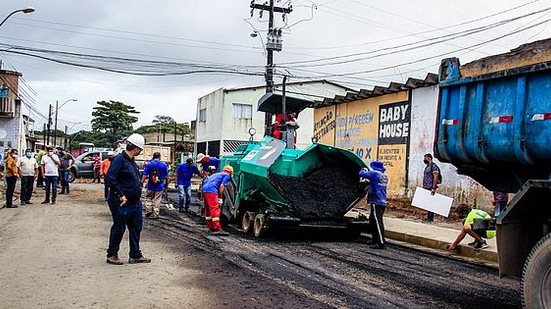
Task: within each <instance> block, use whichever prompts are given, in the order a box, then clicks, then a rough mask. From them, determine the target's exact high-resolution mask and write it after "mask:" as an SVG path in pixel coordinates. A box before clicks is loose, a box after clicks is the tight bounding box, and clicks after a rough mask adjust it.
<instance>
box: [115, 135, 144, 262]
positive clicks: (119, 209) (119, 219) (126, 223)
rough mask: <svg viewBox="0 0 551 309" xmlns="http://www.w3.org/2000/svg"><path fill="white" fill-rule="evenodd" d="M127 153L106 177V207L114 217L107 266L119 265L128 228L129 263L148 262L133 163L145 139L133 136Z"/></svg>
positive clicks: (138, 187)
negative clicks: (142, 238)
mask: <svg viewBox="0 0 551 309" xmlns="http://www.w3.org/2000/svg"><path fill="white" fill-rule="evenodd" d="M126 141H127V144H126V150H125V151H123V152H122V153H120V154H118V155H117V156H115V157H114V158H113V162H112V163H111V167H110V168H109V171H108V172H107V175H105V182H106V183H107V184H108V185H109V189H110V190H109V197H108V198H107V203H108V204H109V209H110V210H111V216H112V217H113V226H112V227H111V234H110V236H109V248H108V249H107V263H109V264H114V265H122V264H123V262H122V260H121V259H119V254H118V253H119V248H120V244H121V241H122V237H123V236H124V232H125V230H126V227H128V233H129V237H128V240H129V242H130V254H129V256H130V258H129V259H128V262H129V263H150V262H151V259H148V258H146V257H144V256H143V254H142V252H141V251H140V233H141V232H142V227H143V217H142V215H143V206H142V202H141V201H140V197H141V195H142V185H141V183H140V171H139V170H138V166H137V165H136V162H135V161H134V157H135V156H137V155H139V154H140V153H141V152H142V150H143V147H144V144H145V139H144V137H143V136H142V135H140V134H132V135H130V136H129V137H128V138H127V139H126Z"/></svg>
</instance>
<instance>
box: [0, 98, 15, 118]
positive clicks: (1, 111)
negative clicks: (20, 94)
mask: <svg viewBox="0 0 551 309" xmlns="http://www.w3.org/2000/svg"><path fill="white" fill-rule="evenodd" d="M13 117H15V99H14V98H8V97H0V118H13Z"/></svg>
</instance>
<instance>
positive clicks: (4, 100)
mask: <svg viewBox="0 0 551 309" xmlns="http://www.w3.org/2000/svg"><path fill="white" fill-rule="evenodd" d="M20 76H21V73H19V72H13V71H7V70H0V88H1V89H2V90H1V92H0V153H1V154H2V156H3V154H4V153H5V152H6V151H7V150H8V149H12V148H15V149H18V150H19V151H21V150H23V148H25V147H26V146H27V141H26V138H25V133H26V132H25V131H26V130H25V128H26V127H25V123H24V121H23V110H22V102H21V100H20V99H19V77H20Z"/></svg>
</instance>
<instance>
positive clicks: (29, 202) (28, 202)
mask: <svg viewBox="0 0 551 309" xmlns="http://www.w3.org/2000/svg"><path fill="white" fill-rule="evenodd" d="M25 203H27V204H29V205H32V204H33V203H32V202H31V201H26V202H25Z"/></svg>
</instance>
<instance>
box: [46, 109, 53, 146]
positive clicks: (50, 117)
mask: <svg viewBox="0 0 551 309" xmlns="http://www.w3.org/2000/svg"><path fill="white" fill-rule="evenodd" d="M51 127H52V104H50V110H49V112H48V133H47V134H46V136H47V137H48V145H50V128H51Z"/></svg>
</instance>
